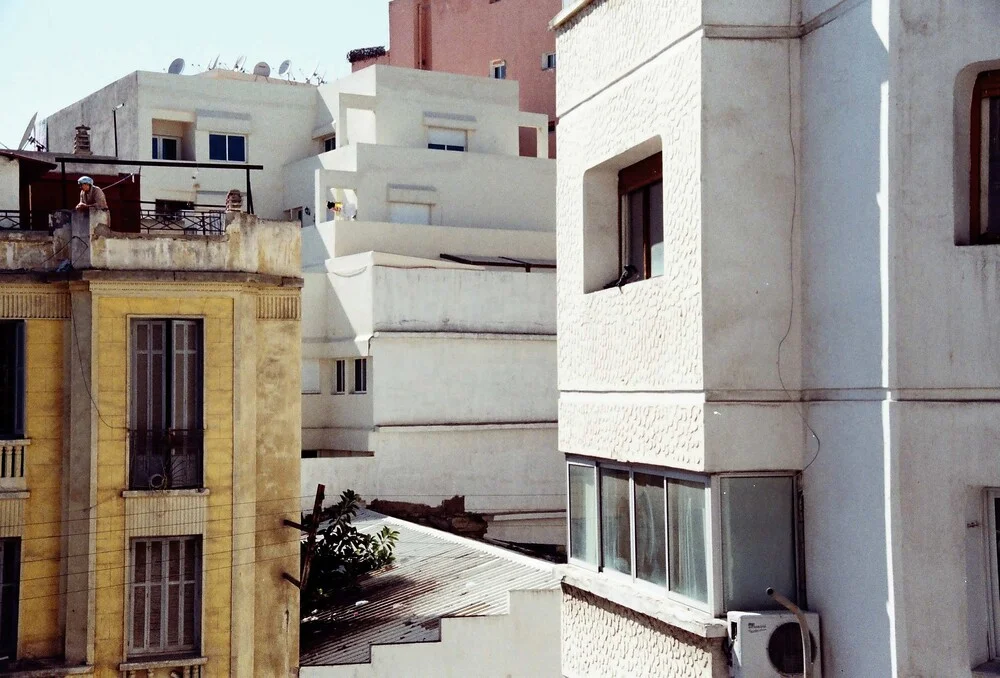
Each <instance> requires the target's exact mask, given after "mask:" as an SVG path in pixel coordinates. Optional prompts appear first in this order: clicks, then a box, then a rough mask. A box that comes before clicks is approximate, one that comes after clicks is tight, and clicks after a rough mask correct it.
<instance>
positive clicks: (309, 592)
mask: <svg viewBox="0 0 1000 678" xmlns="http://www.w3.org/2000/svg"><path fill="white" fill-rule="evenodd" d="M360 506H361V497H360V496H358V494H356V493H355V492H354V491H353V490H344V492H343V493H342V494H341V495H340V501H338V502H337V503H336V504H335V505H334V506H332V507H330V508H329V509H328V510H327V511H326V512H324V513H325V518H326V519H327V520H328V521H329V522H328V523H326V527H325V528H323V529H322V530H320V531H319V532H318V535H317V541H316V550H315V551H314V553H313V560H312V564H311V566H310V574H309V581H308V582H307V588H306V590H305V591H304V592H303V611H306V610H313V609H316V607H318V606H319V605H321V604H322V603H324V602H327V601H329V600H331V599H334V598H336V597H338V596H340V595H343V594H345V593H349V592H351V591H353V590H355V589H356V588H357V584H358V579H359V578H360V577H362V576H363V575H365V574H368V573H369V572H372V571H374V570H377V569H379V568H381V567H385V566H386V565H388V564H390V563H391V562H392V561H393V551H394V549H395V548H396V542H397V541H398V540H399V532H397V531H395V530H392V529H389V528H388V527H383V528H382V529H381V530H379V531H378V532H376V533H375V534H365V533H363V532H359V531H358V528H356V527H355V526H354V525H353V524H352V521H353V520H354V518H355V516H357V513H358V509H359V508H360Z"/></svg>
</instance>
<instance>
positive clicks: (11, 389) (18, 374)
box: [0, 320, 24, 438]
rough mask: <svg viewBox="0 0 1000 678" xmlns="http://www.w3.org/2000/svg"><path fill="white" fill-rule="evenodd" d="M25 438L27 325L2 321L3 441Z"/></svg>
mask: <svg viewBox="0 0 1000 678" xmlns="http://www.w3.org/2000/svg"><path fill="white" fill-rule="evenodd" d="M23 437H24V321H23V320H3V321H0V438H23Z"/></svg>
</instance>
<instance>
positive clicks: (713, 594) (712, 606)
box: [566, 456, 721, 615]
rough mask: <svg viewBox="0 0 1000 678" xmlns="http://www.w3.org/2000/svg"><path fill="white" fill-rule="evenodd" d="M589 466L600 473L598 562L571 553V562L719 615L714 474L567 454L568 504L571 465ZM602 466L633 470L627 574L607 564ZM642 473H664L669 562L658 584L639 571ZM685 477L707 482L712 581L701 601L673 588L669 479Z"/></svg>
mask: <svg viewBox="0 0 1000 678" xmlns="http://www.w3.org/2000/svg"><path fill="white" fill-rule="evenodd" d="M570 465H575V466H585V467H592V468H594V472H595V474H596V488H597V491H596V496H597V566H596V567H595V566H593V565H592V564H590V563H586V562H583V561H580V560H578V559H576V558H571V557H568V556H567V562H568V563H570V564H571V565H574V566H577V567H581V568H584V569H587V570H590V571H591V572H598V573H600V574H601V576H604V577H607V578H608V580H609V581H617V582H619V583H623V584H628V585H630V586H632V587H634V588H635V589H636V590H639V591H642V592H644V593H646V594H649V595H653V596H656V597H659V598H665V599H667V600H671V601H673V602H676V603H679V604H681V605H685V606H686V607H690V608H692V609H695V610H699V611H702V612H706V613H709V614H713V615H717V614H719V613H718V612H716V611H715V610H716V607H717V606H718V605H719V604H720V603H721V600H720V596H718V595H717V591H718V590H719V589H718V588H717V583H716V576H715V575H716V561H717V560H718V558H716V557H715V556H714V553H713V551H714V547H715V542H714V538H715V535H716V534H717V531H716V530H715V525H714V521H713V516H714V514H715V511H714V508H713V502H714V501H715V500H716V495H717V491H715V488H714V487H713V483H712V479H713V478H714V476H709V477H706V476H705V475H702V474H698V473H691V472H688V471H680V470H677V469H665V468H662V467H656V466H648V465H644V464H626V463H622V462H616V461H612V460H604V459H588V458H584V457H577V456H567V458H566V467H567V468H566V484H567V491H566V498H567V506H568V504H569V503H570V502H569V466H570ZM601 469H607V470H617V471H626V472H628V474H629V478H628V498H629V521H630V525H629V532H630V536H629V542H630V557H631V574H624V573H622V572H617V571H615V570H608V569H605V567H604V549H603V546H604V530H603V523H604V521H603V516H604V510H603V509H604V507H603V500H602V487H601V484H602V480H601ZM636 473H640V474H643V475H650V476H660V477H662V478H663V479H664V481H663V498H664V516H663V518H664V535H663V547H664V553H665V557H666V562H665V570H664V572H665V576H666V583H665V584H664V585H663V586H660V585H659V584H654V583H652V582H648V581H645V580H644V579H641V578H639V577H638V576H637V575H636V559H635V555H636V533H635V474H636ZM671 479H673V480H681V481H686V482H695V483H699V484H703V485H704V487H705V507H704V508H705V512H706V517H707V520H706V521H705V534H704V540H705V541H704V543H705V577H706V581H707V583H708V591H707V594H708V595H707V596H706V598H707V600H706V601H700V600H695V599H694V598H690V597H689V596H686V595H684V594H682V593H677V592H676V591H672V590H670V539H669V537H670V528H669V501H668V500H667V491H668V489H667V482H668V480H671ZM568 510H569V509H568V508H567V532H566V545H567V554H568V553H571V552H572V544H571V543H570V532H569V520H568V518H569V514H568Z"/></svg>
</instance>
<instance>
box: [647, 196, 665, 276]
mask: <svg viewBox="0 0 1000 678" xmlns="http://www.w3.org/2000/svg"><path fill="white" fill-rule="evenodd" d="M646 190H648V191H649V271H650V276H658V275H663V182H662V181H658V182H656V183H655V184H653V185H652V186H650V187H649V188H648V189H646Z"/></svg>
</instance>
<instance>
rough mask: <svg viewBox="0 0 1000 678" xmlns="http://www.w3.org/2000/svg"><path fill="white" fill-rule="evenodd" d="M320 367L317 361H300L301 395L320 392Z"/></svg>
mask: <svg viewBox="0 0 1000 678" xmlns="http://www.w3.org/2000/svg"><path fill="white" fill-rule="evenodd" d="M319 375H320V367H319V361H318V360H303V361H302V392H303V393H319V392H320V379H319Z"/></svg>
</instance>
